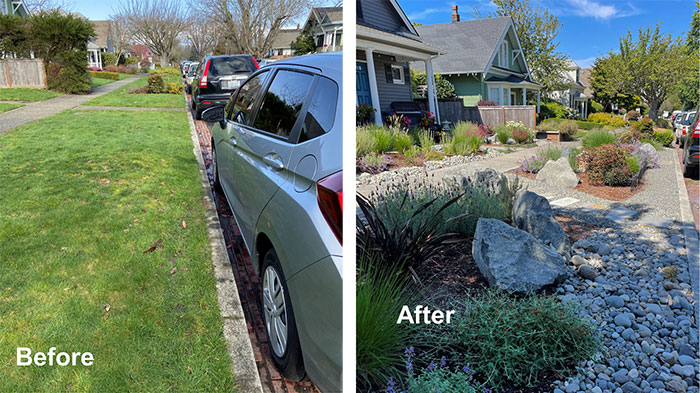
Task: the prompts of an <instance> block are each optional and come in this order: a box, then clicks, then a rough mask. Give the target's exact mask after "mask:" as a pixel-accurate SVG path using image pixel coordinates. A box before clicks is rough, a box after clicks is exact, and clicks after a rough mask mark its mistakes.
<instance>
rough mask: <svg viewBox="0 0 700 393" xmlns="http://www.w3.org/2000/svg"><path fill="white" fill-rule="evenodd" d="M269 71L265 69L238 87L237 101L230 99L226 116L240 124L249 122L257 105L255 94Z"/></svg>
mask: <svg viewBox="0 0 700 393" xmlns="http://www.w3.org/2000/svg"><path fill="white" fill-rule="evenodd" d="M267 74H268V72H267V71H263V72H261V73H259V74H257V75H256V76H254V77H252V78H251V79H249V80H248V81H247V82H246V83H245V84H244V85H243V86H241V87H240V88H239V89H238V95H237V96H235V97H236V102H235V103H233V101H229V103H228V104H227V105H226V106H227V108H226V113H227V114H228V115H227V116H226V118H227V119H228V120H232V121H234V122H236V123H239V124H248V119H249V118H250V114H251V112H252V111H253V106H254V105H255V96H256V95H258V92H259V91H260V89H261V88H262V86H263V84H264V83H265V77H266V76H267Z"/></svg>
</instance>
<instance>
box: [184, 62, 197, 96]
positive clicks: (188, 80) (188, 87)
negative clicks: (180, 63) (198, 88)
mask: <svg viewBox="0 0 700 393" xmlns="http://www.w3.org/2000/svg"><path fill="white" fill-rule="evenodd" d="M198 67H199V63H198V62H194V63H192V64H190V66H189V68H188V70H187V76H186V77H185V93H187V94H189V93H191V92H192V81H193V80H194V76H195V75H196V74H197V68H198Z"/></svg>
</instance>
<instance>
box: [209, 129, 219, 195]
mask: <svg viewBox="0 0 700 393" xmlns="http://www.w3.org/2000/svg"><path fill="white" fill-rule="evenodd" d="M211 176H212V178H213V179H214V180H213V181H214V189H215V190H221V180H219V164H218V163H217V161H216V148H215V147H214V140H212V141H211Z"/></svg>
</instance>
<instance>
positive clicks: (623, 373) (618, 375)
mask: <svg viewBox="0 0 700 393" xmlns="http://www.w3.org/2000/svg"><path fill="white" fill-rule="evenodd" d="M612 377H613V379H614V380H615V382H617V383H619V384H624V383H625V382H627V381H629V379H630V378H629V377H628V376H627V370H625V369H624V368H622V369H619V370H617V371H615V372H614V373H613V375H612Z"/></svg>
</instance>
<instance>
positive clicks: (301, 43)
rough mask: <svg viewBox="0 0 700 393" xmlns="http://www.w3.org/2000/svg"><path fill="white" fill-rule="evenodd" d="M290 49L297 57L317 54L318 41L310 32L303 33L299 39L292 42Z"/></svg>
mask: <svg viewBox="0 0 700 393" xmlns="http://www.w3.org/2000/svg"><path fill="white" fill-rule="evenodd" d="M290 47H291V48H292V49H293V50H294V54H295V55H305V54H308V53H314V52H316V41H315V40H314V37H313V36H312V35H311V33H309V32H308V31H302V32H301V34H299V36H297V38H296V39H295V40H294V41H292V43H291V44H290Z"/></svg>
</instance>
